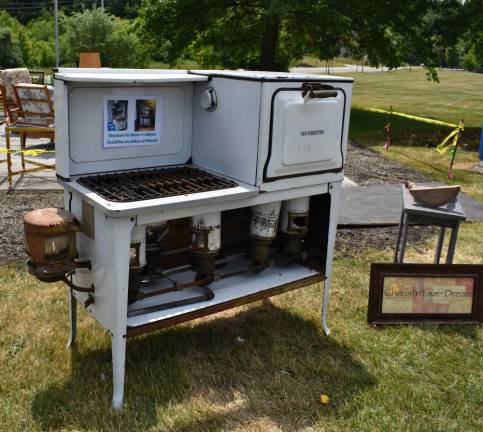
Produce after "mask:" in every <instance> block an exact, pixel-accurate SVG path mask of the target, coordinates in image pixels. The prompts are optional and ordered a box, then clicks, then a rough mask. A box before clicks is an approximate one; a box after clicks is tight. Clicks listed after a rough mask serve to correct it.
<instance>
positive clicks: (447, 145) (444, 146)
mask: <svg viewBox="0 0 483 432" xmlns="http://www.w3.org/2000/svg"><path fill="white" fill-rule="evenodd" d="M464 130H465V124H464V123H463V121H461V122H460V124H459V125H458V126H457V127H456V129H454V130H453V131H451V132H450V134H449V135H448V136H447V137H446V138H445V139H444V140H443V141H442V142H441V144H439V145H438V146H437V147H436V150H437V152H438V153H439V154H441V155H443V154H445V153H446V152H447V151H448V150H449V149H455V148H456V146H457V145H458V139H459V137H460V132H462V131H464ZM451 138H453V141H450V140H451Z"/></svg>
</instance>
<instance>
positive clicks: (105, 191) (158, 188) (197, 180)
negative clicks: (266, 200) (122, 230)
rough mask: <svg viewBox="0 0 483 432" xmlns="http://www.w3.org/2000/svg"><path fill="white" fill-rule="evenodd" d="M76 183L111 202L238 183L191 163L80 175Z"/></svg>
mask: <svg viewBox="0 0 483 432" xmlns="http://www.w3.org/2000/svg"><path fill="white" fill-rule="evenodd" d="M77 182H78V183H79V184H81V185H82V186H84V187H86V188H87V189H89V190H91V191H93V192H95V193H97V194H98V195H100V196H101V197H102V198H104V199H106V200H108V201H113V202H132V201H141V200H148V199H155V198H166V197H172V196H178V195H185V194H192V193H198V192H209V191H215V190H220V189H228V188H233V187H236V186H238V184H237V183H236V182H234V181H231V180H228V179H226V178H223V177H219V176H216V175H213V174H210V173H208V172H206V171H203V170H201V169H198V168H194V167H191V166H183V167H173V168H158V169H146V170H136V171H126V172H117V173H112V174H101V175H94V176H89V177H81V178H80V179H79V180H77Z"/></svg>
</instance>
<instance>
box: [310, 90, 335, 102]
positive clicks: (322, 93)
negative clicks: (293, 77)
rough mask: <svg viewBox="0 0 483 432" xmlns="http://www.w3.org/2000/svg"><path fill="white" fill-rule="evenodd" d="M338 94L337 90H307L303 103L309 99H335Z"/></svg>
mask: <svg viewBox="0 0 483 432" xmlns="http://www.w3.org/2000/svg"><path fill="white" fill-rule="evenodd" d="M337 95H338V92H337V90H308V91H307V92H306V93H305V95H303V97H304V102H307V101H308V100H310V99H326V98H333V97H337Z"/></svg>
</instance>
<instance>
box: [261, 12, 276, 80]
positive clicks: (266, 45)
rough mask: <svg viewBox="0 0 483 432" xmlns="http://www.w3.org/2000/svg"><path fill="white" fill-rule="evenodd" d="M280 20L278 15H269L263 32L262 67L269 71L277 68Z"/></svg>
mask: <svg viewBox="0 0 483 432" xmlns="http://www.w3.org/2000/svg"><path fill="white" fill-rule="evenodd" d="M279 27H280V20H279V18H278V17H269V18H268V19H267V21H266V25H265V31H264V32H263V39H262V46H261V53H260V69H261V70H267V71H275V70H277V63H276V61H275V57H276V54H277V44H278V36H279V35H278V32H279Z"/></svg>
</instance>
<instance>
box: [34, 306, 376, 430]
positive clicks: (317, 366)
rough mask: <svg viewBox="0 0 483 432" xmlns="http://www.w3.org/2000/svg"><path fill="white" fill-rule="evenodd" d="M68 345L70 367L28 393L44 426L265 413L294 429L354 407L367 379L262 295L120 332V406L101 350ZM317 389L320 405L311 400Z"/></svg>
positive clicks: (343, 351) (204, 426)
mask: <svg viewBox="0 0 483 432" xmlns="http://www.w3.org/2000/svg"><path fill="white" fill-rule="evenodd" d="M237 338H238V341H240V339H239V338H242V339H243V341H242V342H237ZM77 350H78V351H77ZM77 350H73V351H72V375H71V377H70V378H69V379H68V380H67V381H65V382H63V383H60V384H57V383H56V384H52V385H51V386H49V387H48V388H44V389H41V390H40V391H38V392H37V394H36V395H35V397H34V400H33V403H32V406H31V409H32V414H33V417H34V419H35V420H36V422H37V423H38V424H39V426H40V427H41V428H42V429H44V430H47V429H60V428H74V429H89V430H92V429H95V430H111V429H115V430H141V429H143V428H149V427H154V426H157V427H161V428H162V429H163V430H164V429H167V430H176V431H195V430H200V431H208V430H219V429H220V428H223V425H226V424H231V425H234V424H236V425H240V424H244V422H247V421H249V420H253V419H259V418H265V419H267V418H268V419H270V422H272V423H274V424H276V425H277V426H278V427H279V428H280V429H281V430H283V431H293V430H298V429H299V428H301V427H306V426H310V425H311V424H314V423H315V422H316V421H317V420H320V419H321V418H323V417H324V416H332V417H335V418H344V417H346V416H349V415H353V414H354V411H357V406H356V404H355V403H352V402H353V400H354V399H355V398H356V396H357V395H358V394H359V393H360V392H363V391H365V390H366V389H367V388H370V387H372V386H374V385H375V383H376V381H375V378H374V377H373V376H372V375H371V374H370V373H369V372H368V371H367V370H366V368H365V367H364V365H363V364H362V363H361V362H359V361H358V360H357V359H355V358H353V357H352V355H351V353H350V351H349V350H348V349H347V348H346V347H344V346H342V345H340V344H339V343H337V342H336V341H334V340H333V339H332V338H330V337H326V336H324V335H323V334H322V333H321V330H320V328H319V327H318V326H316V325H315V324H314V323H313V322H311V321H308V320H305V319H303V318H301V317H300V316H297V315H294V314H291V313H289V312H287V311H285V310H282V309H279V308H277V307H274V306H271V305H264V306H260V307H252V308H250V309H248V310H246V311H242V312H240V313H238V314H237V315H235V316H231V317H227V318H221V319H211V320H205V321H201V322H199V323H198V324H197V325H194V326H189V325H185V326H179V327H176V328H172V329H168V330H165V331H163V332H159V333H156V334H151V335H149V336H146V337H141V338H138V339H133V340H129V342H128V349H127V368H126V387H125V406H124V409H123V410H122V411H120V412H114V411H113V410H111V409H110V398H111V391H112V388H111V368H110V360H111V353H110V350H108V349H106V348H104V349H99V350H93V351H88V352H82V346H79V347H78V348H77ZM101 377H102V379H101ZM321 393H326V394H329V395H330V397H331V403H330V404H329V405H327V406H322V405H321V404H320V403H319V401H318V398H319V395H320V394H321Z"/></svg>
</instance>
